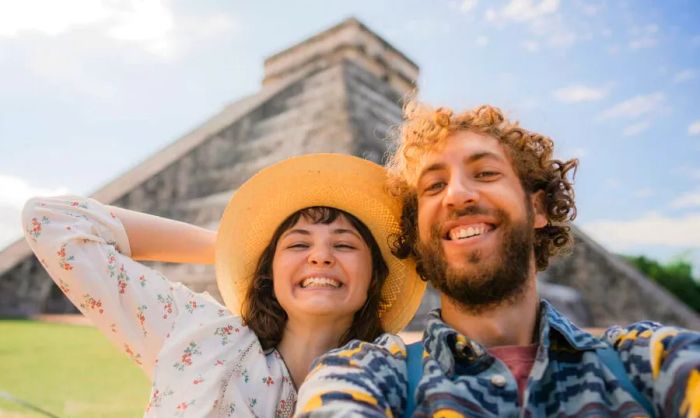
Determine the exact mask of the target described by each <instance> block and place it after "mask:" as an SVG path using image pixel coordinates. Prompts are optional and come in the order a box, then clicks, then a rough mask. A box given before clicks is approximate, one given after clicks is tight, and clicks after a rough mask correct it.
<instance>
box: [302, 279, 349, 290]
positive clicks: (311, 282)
mask: <svg viewBox="0 0 700 418" xmlns="http://www.w3.org/2000/svg"><path fill="white" fill-rule="evenodd" d="M340 286H341V283H340V282H339V281H337V280H335V279H331V278H328V277H309V278H308V279H304V280H302V282H301V287H302V288H304V289H306V288H313V287H332V288H338V287H340Z"/></svg>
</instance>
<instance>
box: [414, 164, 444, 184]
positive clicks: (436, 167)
mask: <svg viewBox="0 0 700 418" xmlns="http://www.w3.org/2000/svg"><path fill="white" fill-rule="evenodd" d="M445 167H446V165H445V163H433V164H430V165H429V166H427V167H425V168H423V169H422V170H421V171H420V173H418V180H420V179H421V178H422V177H423V176H424V175H426V174H428V173H430V172H431V171H440V170H444V169H445Z"/></svg>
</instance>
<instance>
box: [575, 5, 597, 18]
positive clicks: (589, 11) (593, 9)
mask: <svg viewBox="0 0 700 418" xmlns="http://www.w3.org/2000/svg"><path fill="white" fill-rule="evenodd" d="M577 5H578V7H579V8H580V9H581V11H582V12H583V14H585V15H588V16H595V15H597V14H598V12H600V9H601V8H602V6H601V5H595V4H588V3H578V4H577Z"/></svg>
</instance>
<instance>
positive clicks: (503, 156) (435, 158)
mask: <svg viewBox="0 0 700 418" xmlns="http://www.w3.org/2000/svg"><path fill="white" fill-rule="evenodd" d="M453 158H454V159H460V160H465V162H474V161H477V160H482V159H493V160H497V161H500V162H506V163H509V162H510V159H509V158H508V154H507V153H506V150H505V148H504V147H503V145H502V144H501V143H500V142H499V141H498V140H497V139H496V138H494V137H493V136H491V135H486V134H481V133H478V132H472V131H459V132H455V133H453V134H451V135H450V136H448V137H447V138H446V139H445V141H444V142H443V143H442V144H439V145H436V146H435V147H433V148H432V149H431V150H429V151H428V152H426V153H425V154H424V155H423V158H421V159H420V162H419V164H418V165H417V167H416V173H417V176H418V178H420V176H421V175H422V173H423V172H424V171H426V170H428V171H429V170H431V169H434V168H436V167H437V166H438V165H440V164H444V163H445V162H446V161H448V160H450V159H453Z"/></svg>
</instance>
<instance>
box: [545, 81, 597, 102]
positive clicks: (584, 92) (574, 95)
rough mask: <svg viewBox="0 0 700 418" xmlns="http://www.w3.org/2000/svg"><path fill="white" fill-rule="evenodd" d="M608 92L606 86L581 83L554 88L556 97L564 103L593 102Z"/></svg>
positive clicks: (553, 93)
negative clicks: (600, 86) (598, 86)
mask: <svg viewBox="0 0 700 418" xmlns="http://www.w3.org/2000/svg"><path fill="white" fill-rule="evenodd" d="M607 94H608V92H607V89H606V88H596V87H589V86H584V85H581V84H576V85H571V86H567V87H562V88H560V89H557V90H554V91H553V92H552V95H553V96H554V98H555V99H557V100H558V101H560V102H564V103H579V102H592V101H596V100H600V99H602V98H604V97H605V96H606V95H607Z"/></svg>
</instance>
